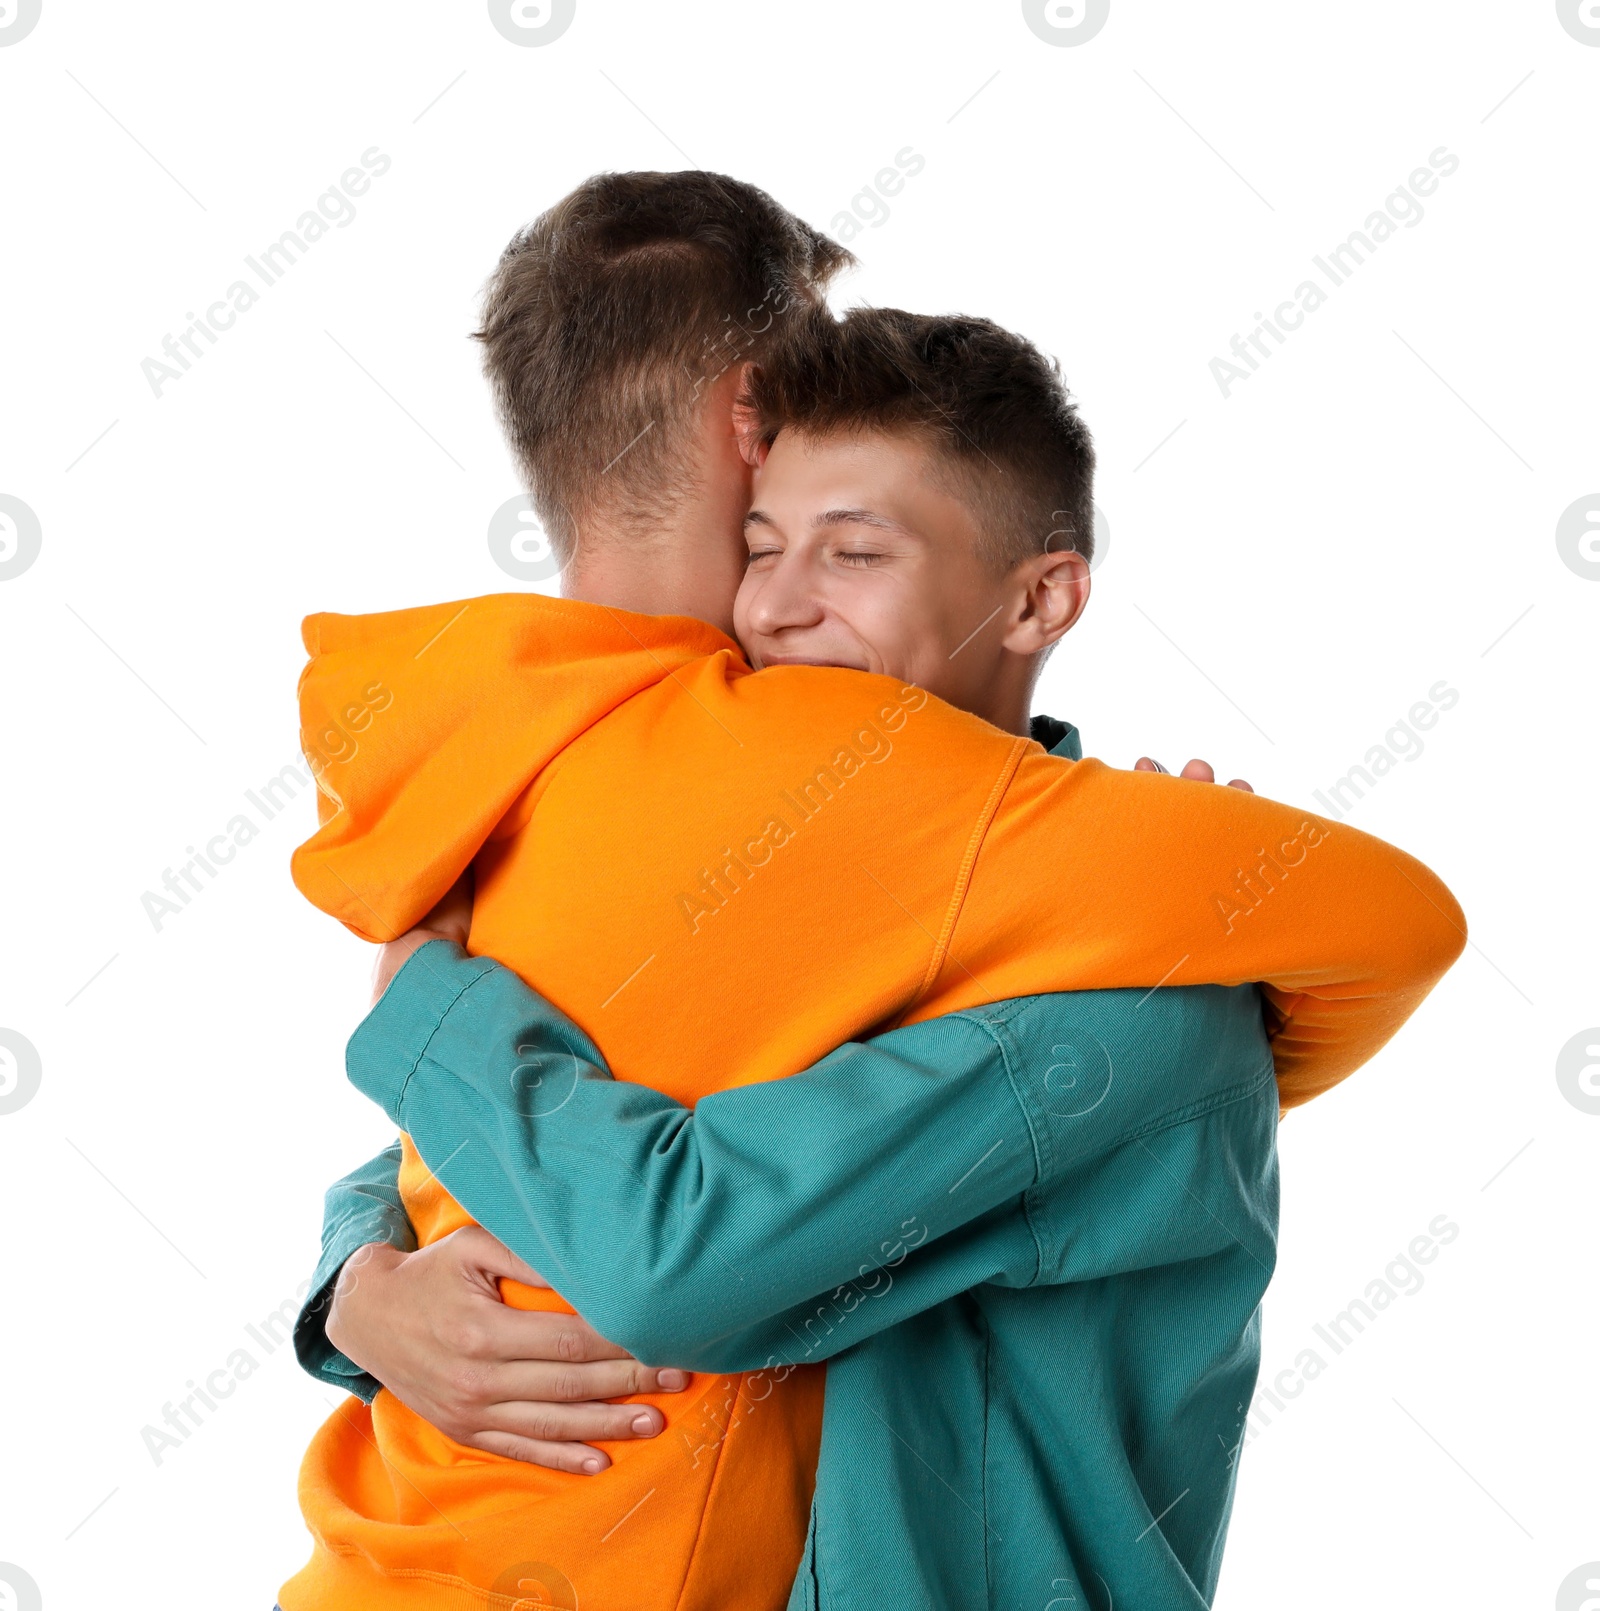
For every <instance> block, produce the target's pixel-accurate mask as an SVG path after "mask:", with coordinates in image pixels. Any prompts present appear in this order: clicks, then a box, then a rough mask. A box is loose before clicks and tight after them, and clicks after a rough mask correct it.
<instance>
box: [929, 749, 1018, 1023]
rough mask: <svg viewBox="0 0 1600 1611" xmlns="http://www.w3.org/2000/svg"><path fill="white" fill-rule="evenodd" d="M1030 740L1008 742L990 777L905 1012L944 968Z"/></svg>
mask: <svg viewBox="0 0 1600 1611" xmlns="http://www.w3.org/2000/svg"><path fill="white" fill-rule="evenodd" d="M1032 742H1033V740H1032V739H1027V738H1019V739H1017V740H1016V741H1015V743H1013V744H1012V746H1011V749H1010V752H1009V753H1008V754H1007V756H1006V759H1005V764H1004V765H1003V766H1002V767H1001V768H1000V775H999V776H998V777H997V778H996V779H995V780H994V787H993V788H991V789H990V790H989V798H988V799H987V800H985V801H984V803H983V810H982V811H980V812H979V813H978V820H977V822H976V823H974V824H973V828H972V836H971V838H970V839H968V841H967V848H966V853H965V854H964V855H963V856H962V858H961V865H960V867H959V868H958V869H957V871H956V887H955V889H954V890H953V891H952V892H951V896H950V905H949V908H948V909H947V910H946V912H945V918H944V924H943V926H942V927H941V928H940V930H939V938H938V940H937V941H936V942H935V944H934V948H933V955H932V956H931V957H930V958H929V959H928V971H927V972H926V973H925V974H924V975H923V979H922V983H921V985H920V986H918V988H917V993H916V995H915V997H914V998H913V999H912V1000H911V1001H910V1002H909V1003H908V1004H907V1011H909V1010H910V1009H911V1008H912V1007H914V1006H915V1005H916V1004H917V1002H919V1001H921V1000H922V998H923V997H924V996H925V995H927V993H928V992H929V991H930V990H931V989H932V988H933V983H934V980H935V979H937V978H938V977H939V975H940V973H942V972H943V971H944V965H945V960H946V958H947V956H948V954H949V949H950V941H951V939H952V937H953V936H954V934H955V930H956V923H957V921H958V920H959V918H960V916H961V909H962V907H963V906H965V904H966V900H967V891H968V890H969V889H970V888H971V885H972V869H973V867H974V866H975V865H976V863H977V860H978V852H979V851H980V850H982V849H983V842H984V840H985V839H986V838H987V837H988V834H989V829H990V827H991V826H992V825H993V823H994V819H995V814H996V812H998V811H999V809H1000V802H1001V801H1002V800H1003V799H1004V798H1005V795H1006V791H1007V789H1009V788H1010V787H1011V780H1012V778H1013V777H1015V776H1016V772H1017V767H1018V766H1019V765H1021V763H1022V757H1023V755H1024V754H1025V753H1026V752H1027V750H1028V748H1029V746H1030V745H1031V744H1032Z"/></svg>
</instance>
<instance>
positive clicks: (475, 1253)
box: [446, 1225, 550, 1287]
mask: <svg viewBox="0 0 1600 1611" xmlns="http://www.w3.org/2000/svg"><path fill="white" fill-rule="evenodd" d="M446 1240H447V1241H450V1242H454V1243H455V1244H456V1250H457V1252H458V1254H459V1256H460V1257H461V1259H462V1261H463V1262H464V1263H467V1264H471V1265H473V1266H475V1267H476V1268H477V1269H479V1270H481V1271H482V1272H483V1273H484V1274H485V1275H492V1276H504V1277H506V1278H507V1279H508V1280H511V1281H520V1282H521V1283H522V1284H523V1286H525V1287H547V1286H549V1285H550V1283H549V1282H548V1281H546V1280H545V1278H544V1277H543V1276H542V1275H540V1274H539V1272H538V1271H537V1270H536V1269H534V1268H533V1266H532V1265H531V1264H524V1263H523V1262H522V1260H521V1259H519V1258H518V1257H517V1255H516V1254H515V1253H513V1252H512V1251H511V1249H510V1248H508V1247H507V1246H506V1245H505V1243H504V1242H502V1241H500V1240H499V1238H497V1237H494V1236H491V1235H490V1234H489V1233H488V1232H487V1231H486V1230H484V1228H483V1227H482V1226H481V1225H465V1226H463V1227H462V1228H461V1229H460V1230H459V1231H453V1232H451V1234H450V1235H449V1236H448V1237H447V1238H446Z"/></svg>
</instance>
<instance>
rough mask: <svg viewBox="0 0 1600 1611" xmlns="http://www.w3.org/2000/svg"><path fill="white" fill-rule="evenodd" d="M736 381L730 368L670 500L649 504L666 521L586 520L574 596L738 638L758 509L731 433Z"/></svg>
mask: <svg viewBox="0 0 1600 1611" xmlns="http://www.w3.org/2000/svg"><path fill="white" fill-rule="evenodd" d="M737 379H738V376H737V374H736V373H735V372H734V371H731V370H730V372H729V373H728V374H727V375H725V376H723V377H722V378H721V379H720V380H719V381H718V382H717V384H716V385H715V386H714V387H712V388H711V390H710V391H709V392H708V393H707V394H706V396H705V399H704V401H703V403H702V404H701V407H700V410H699V413H698V415H697V416H696V419H695V421H694V424H693V427H692V429H691V430H690V431H689V433H688V439H687V442H686V444H685V447H684V450H683V453H682V456H681V459H680V460H679V462H678V464H677V466H676V474H675V476H674V480H673V484H672V486H671V489H670V491H669V493H668V495H667V496H665V497H659V498H655V499H653V500H648V501H649V502H653V503H654V504H655V505H656V506H657V508H658V509H659V513H657V514H653V515H652V516H651V518H650V520H649V521H648V523H647V524H646V525H644V526H643V527H641V523H640V521H639V520H638V518H637V517H636V516H632V517H631V518H630V517H622V518H619V516H618V514H617V511H616V510H615V509H610V510H608V509H605V508H597V509H594V510H592V511H590V512H589V513H588V514H586V515H585V516H584V517H583V518H581V519H580V520H579V522H578V532H577V543H576V545H575V547H574V550H573V557H572V562H571V564H570V565H568V567H567V572H566V576H565V578H564V579H563V582H562V592H563V593H565V594H566V596H567V597H568V598H574V599H584V600H586V601H587V602H588V603H590V604H609V605H611V606H612V607H613V608H614V609H619V610H633V611H636V612H637V613H639V614H641V615H687V616H689V617H691V618H692V619H694V620H696V621H706V622H709V623H710V625H712V626H714V627H716V628H717V629H718V630H719V631H722V632H725V633H726V634H727V635H728V636H729V637H730V638H731V637H732V636H733V596H734V594H735V593H737V592H738V591H739V583H740V581H741V579H742V578H743V576H744V568H745V553H746V549H745V541H744V517H745V511H746V510H748V509H749V507H750V467H749V465H748V464H746V463H745V461H744V458H743V456H742V455H741V453H740V451H739V442H738V439H737V437H736V436H735V435H734V426H733V398H734V395H735V383H736V381H737ZM627 501H628V502H629V503H632V504H635V505H636V504H637V503H638V502H640V501H641V500H639V499H630V500H627Z"/></svg>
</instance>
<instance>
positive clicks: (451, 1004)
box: [394, 947, 494, 1117]
mask: <svg viewBox="0 0 1600 1611" xmlns="http://www.w3.org/2000/svg"><path fill="white" fill-rule="evenodd" d="M419 949H420V947H419ZM409 960H410V959H408V961H409ZM493 971H494V970H493V969H492V968H484V969H482V970H481V971H480V972H478V973H476V974H474V975H473V976H472V978H470V979H469V980H468V981H467V982H466V983H465V984H464V985H462V987H461V988H460V989H459V990H458V991H456V993H455V994H454V995H453V996H452V997H451V998H450V999H449V1001H447V1002H446V1003H445V1005H444V1010H443V1011H442V1012H441V1013H440V1014H439V1016H438V1018H437V1019H435V1020H434V1025H433V1028H432V1029H430V1030H429V1031H428V1038H427V1039H426V1040H425V1041H424V1042H423V1043H422V1050H421V1051H419V1052H418V1053H417V1055H416V1059H415V1061H413V1063H412V1064H411V1067H410V1068H408V1069H407V1070H406V1077H405V1079H403V1080H402V1081H401V1082H400V1094H399V1096H397V1097H396V1098H395V1104H394V1105H395V1113H396V1116H397V1117H398V1115H399V1114H401V1113H403V1112H404V1111H405V1105H406V1093H407V1092H408V1091H410V1089H411V1079H412V1076H413V1075H414V1074H415V1073H416V1072H417V1070H418V1069H419V1068H421V1067H422V1060H423V1058H425V1057H426V1056H427V1055H428V1048H429V1047H430V1046H432V1045H433V1043H434V1040H435V1039H436V1038H437V1037H438V1034H439V1031H440V1030H441V1029H443V1028H444V1021H445V1019H446V1018H448V1017H449V1016H450V1014H451V1013H452V1012H454V1011H455V1007H456V1003H457V1002H458V1001H460V1000H461V998H462V997H463V996H464V995H466V993H467V992H468V991H469V990H471V989H472V987H473V986H474V985H475V984H477V983H478V981H479V980H480V979H487V978H488V977H489V975H490V974H491V973H492V972H493Z"/></svg>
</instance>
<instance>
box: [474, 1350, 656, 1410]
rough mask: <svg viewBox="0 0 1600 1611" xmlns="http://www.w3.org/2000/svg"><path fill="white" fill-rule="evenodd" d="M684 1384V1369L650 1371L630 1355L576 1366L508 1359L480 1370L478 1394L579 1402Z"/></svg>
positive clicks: (494, 1398)
mask: <svg viewBox="0 0 1600 1611" xmlns="http://www.w3.org/2000/svg"><path fill="white" fill-rule="evenodd" d="M674 1384H676V1385H674ZM687 1385H688V1376H687V1373H686V1372H684V1371H673V1370H659V1371H658V1370H653V1369H651V1367H650V1366H648V1365H641V1364H640V1363H639V1362H638V1361H637V1360H634V1359H603V1360H597V1361H595V1362H593V1363H588V1364H577V1365H569V1364H563V1363H559V1362H553V1361H551V1360H547V1359H515V1360H512V1359H508V1360H506V1361H504V1362H503V1363H501V1364H497V1365H493V1366H491V1367H490V1368H489V1370H488V1371H487V1372H485V1374H484V1377H483V1396H484V1397H485V1398H487V1399H489V1400H491V1401H493V1402H503V1401H506V1400H510V1399H529V1400H533V1401H536V1402H544V1403H567V1404H580V1403H584V1402H587V1401H589V1400H593V1399H602V1398H627V1397H629V1396H630V1395H632V1394H636V1393H681V1392H682V1391H683V1389H684V1388H685V1387H686V1386H687Z"/></svg>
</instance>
